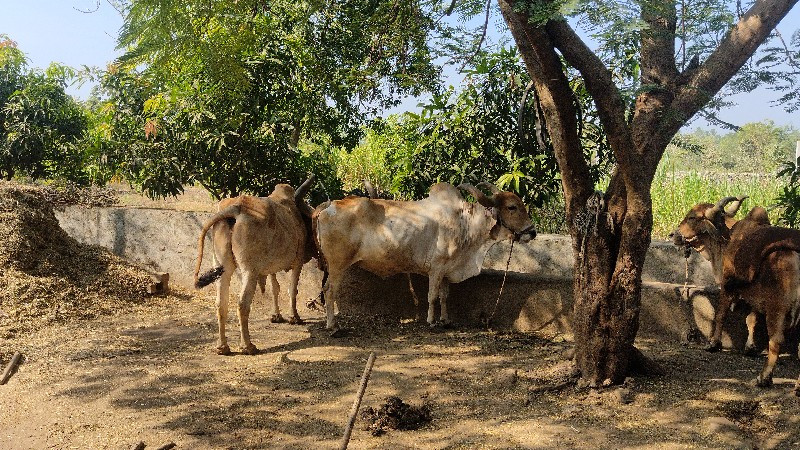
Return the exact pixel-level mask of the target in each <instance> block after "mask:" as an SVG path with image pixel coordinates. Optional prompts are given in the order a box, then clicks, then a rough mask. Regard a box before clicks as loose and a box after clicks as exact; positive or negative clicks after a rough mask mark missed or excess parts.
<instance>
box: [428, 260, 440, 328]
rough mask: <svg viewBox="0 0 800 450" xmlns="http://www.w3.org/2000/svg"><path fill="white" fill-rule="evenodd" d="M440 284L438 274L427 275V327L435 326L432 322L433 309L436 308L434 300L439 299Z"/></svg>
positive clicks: (433, 321)
mask: <svg viewBox="0 0 800 450" xmlns="http://www.w3.org/2000/svg"><path fill="white" fill-rule="evenodd" d="M441 284H442V276H441V275H439V274H433V273H431V274H429V275H428V325H430V326H432V327H433V326H436V325H437V324H436V322H435V320H434V317H435V315H434V308H435V307H436V299H438V298H439V286H440V285H441Z"/></svg>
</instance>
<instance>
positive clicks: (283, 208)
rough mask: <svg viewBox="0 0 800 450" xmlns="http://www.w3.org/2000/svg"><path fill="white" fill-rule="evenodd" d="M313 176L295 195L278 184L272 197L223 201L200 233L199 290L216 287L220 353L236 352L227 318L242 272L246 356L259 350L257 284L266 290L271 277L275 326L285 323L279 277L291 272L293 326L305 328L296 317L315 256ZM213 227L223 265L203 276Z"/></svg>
mask: <svg viewBox="0 0 800 450" xmlns="http://www.w3.org/2000/svg"><path fill="white" fill-rule="evenodd" d="M314 179H315V178H314V176H313V175H312V176H311V177H309V179H308V180H306V181H305V182H304V183H303V184H302V185H301V186H300V187H299V188H298V189H297V191H295V190H294V189H293V188H292V187H291V186H289V185H288V184H278V185H277V186H275V189H274V190H273V192H272V194H270V195H269V196H268V197H253V196H249V195H242V196H239V197H236V198H228V199H223V200H221V201H220V203H219V208H218V209H219V212H217V213H216V214H215V215H214V216H213V217H211V219H209V220H208V221H207V222H206V223H205V224H204V225H203V228H202V230H201V232H200V238H199V242H198V247H199V248H198V254H197V265H196V266H195V271H194V278H195V286H196V287H197V288H202V287H204V286H207V285H208V284H210V283H212V282H214V281H216V280H219V282H218V283H217V320H218V325H219V340H218V343H217V344H218V345H217V353H218V354H220V355H229V354H230V353H231V350H230V347H229V346H228V343H227V339H226V336H225V324H226V322H227V318H228V297H229V289H230V283H231V276H232V275H233V272H234V271H235V270H236V269H237V268H239V270H240V272H241V275H242V290H241V293H240V295H239V305H238V306H239V308H238V312H239V325H240V328H241V337H242V353H244V354H247V355H254V354H257V353H258V348H257V347H256V346H255V345H253V343H252V342H251V341H250V331H249V327H248V320H249V316H250V305H251V303H252V300H253V295H254V293H255V289H256V285H259V286H260V287H261V291H262V293H263V292H264V291H265V283H266V277H269V278H270V281H271V284H272V297H273V302H274V305H273V308H274V314H273V316H272V318H271V320H272V322H283V321H284V319H283V317H282V316H281V313H280V308H279V306H278V296H279V292H280V285H279V284H278V279H277V277H276V273H277V272H279V271H288V270H291V271H292V272H291V278H290V286H289V298H290V300H291V309H292V311H291V312H292V317H291V319H290V322H291V323H293V324H300V323H302V320H301V319H300V316H299V314H298V313H297V302H296V301H297V283H298V280H299V278H300V271H301V269H302V267H303V264H305V263H306V262H308V261H309V260H310V259H311V257H312V256H313V255H314V251H313V242H311V241H312V240H311V239H309V237H310V227H311V222H310V217H308V216H309V215H310V212H309V210H310V207H309V206H308V205H306V204H305V202H303V200H302V199H303V197H304V196H305V194H306V193H307V192H308V191H309V189H310V187H311V183H313V181H314ZM212 228H213V242H214V254H215V257H216V260H217V261H219V263H220V266H218V267H216V268H215V269H212V270H211V271H209V272H207V273H206V274H204V275H202V276H199V275H198V274H199V272H200V266H201V264H202V261H203V246H204V243H205V236H206V234H207V233H208V231H209V230H211V229H212Z"/></svg>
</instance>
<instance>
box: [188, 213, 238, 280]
mask: <svg viewBox="0 0 800 450" xmlns="http://www.w3.org/2000/svg"><path fill="white" fill-rule="evenodd" d="M240 212H241V206H240V205H232V206H229V207H227V208H225V209H223V210H222V211H220V212H218V213H216V214H214V216H213V217H212V218H211V219H209V220H208V222H206V223H205V224H204V225H203V229H202V231H201V232H200V240H199V242H198V250H197V264H196V265H195V267H194V286H195V287H196V288H198V289H200V288H203V287H205V286H208V285H209V284H211V283H213V282H215V281H217V280H218V279H219V277H221V276H222V272H223V271H224V269H223V267H222V266H218V267H215V268H213V269H211V270H209V271H208V272H206V273H204V274H203V275H199V274H200V265H201V264H202V263H203V247H205V242H206V234H208V230H210V229H211V227H213V226H214V225H216V224H217V222H219V221H221V220H228V221H232V222H234V223H235V221H236V216H238V215H239V213H240Z"/></svg>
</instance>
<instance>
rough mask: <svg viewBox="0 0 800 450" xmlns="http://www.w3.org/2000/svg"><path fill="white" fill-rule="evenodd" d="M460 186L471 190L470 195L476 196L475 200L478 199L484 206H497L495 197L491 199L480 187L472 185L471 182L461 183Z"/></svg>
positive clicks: (468, 190) (465, 189)
mask: <svg viewBox="0 0 800 450" xmlns="http://www.w3.org/2000/svg"><path fill="white" fill-rule="evenodd" d="M458 188H459V189H462V190H464V191H467V192H469V193H470V195H472V196H473V197H475V200H477V201H478V203H480V204H481V205H483V206H485V207H487V208H493V207H494V206H495V203H494V199H491V198H489V197H487V196H486V194H484V193H483V192H481V190H480V189H478V188H476V187H475V186H473V185H471V184H469V183H462V184H459V185H458Z"/></svg>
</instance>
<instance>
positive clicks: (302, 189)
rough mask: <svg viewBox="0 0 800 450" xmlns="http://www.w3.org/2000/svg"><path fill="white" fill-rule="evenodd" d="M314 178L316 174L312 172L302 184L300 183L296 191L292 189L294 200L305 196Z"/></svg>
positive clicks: (315, 178)
mask: <svg viewBox="0 0 800 450" xmlns="http://www.w3.org/2000/svg"><path fill="white" fill-rule="evenodd" d="M316 180H317V176H316V175H314V174H313V173H312V174H310V175H309V176H308V179H307V180H306V181H304V182H303V184H301V185H300V187H299V188H297V190H296V191H294V200H295V201H298V200H302V199H303V197H305V196H306V194H308V191H309V190H311V185H312V184H314V181H316Z"/></svg>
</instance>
